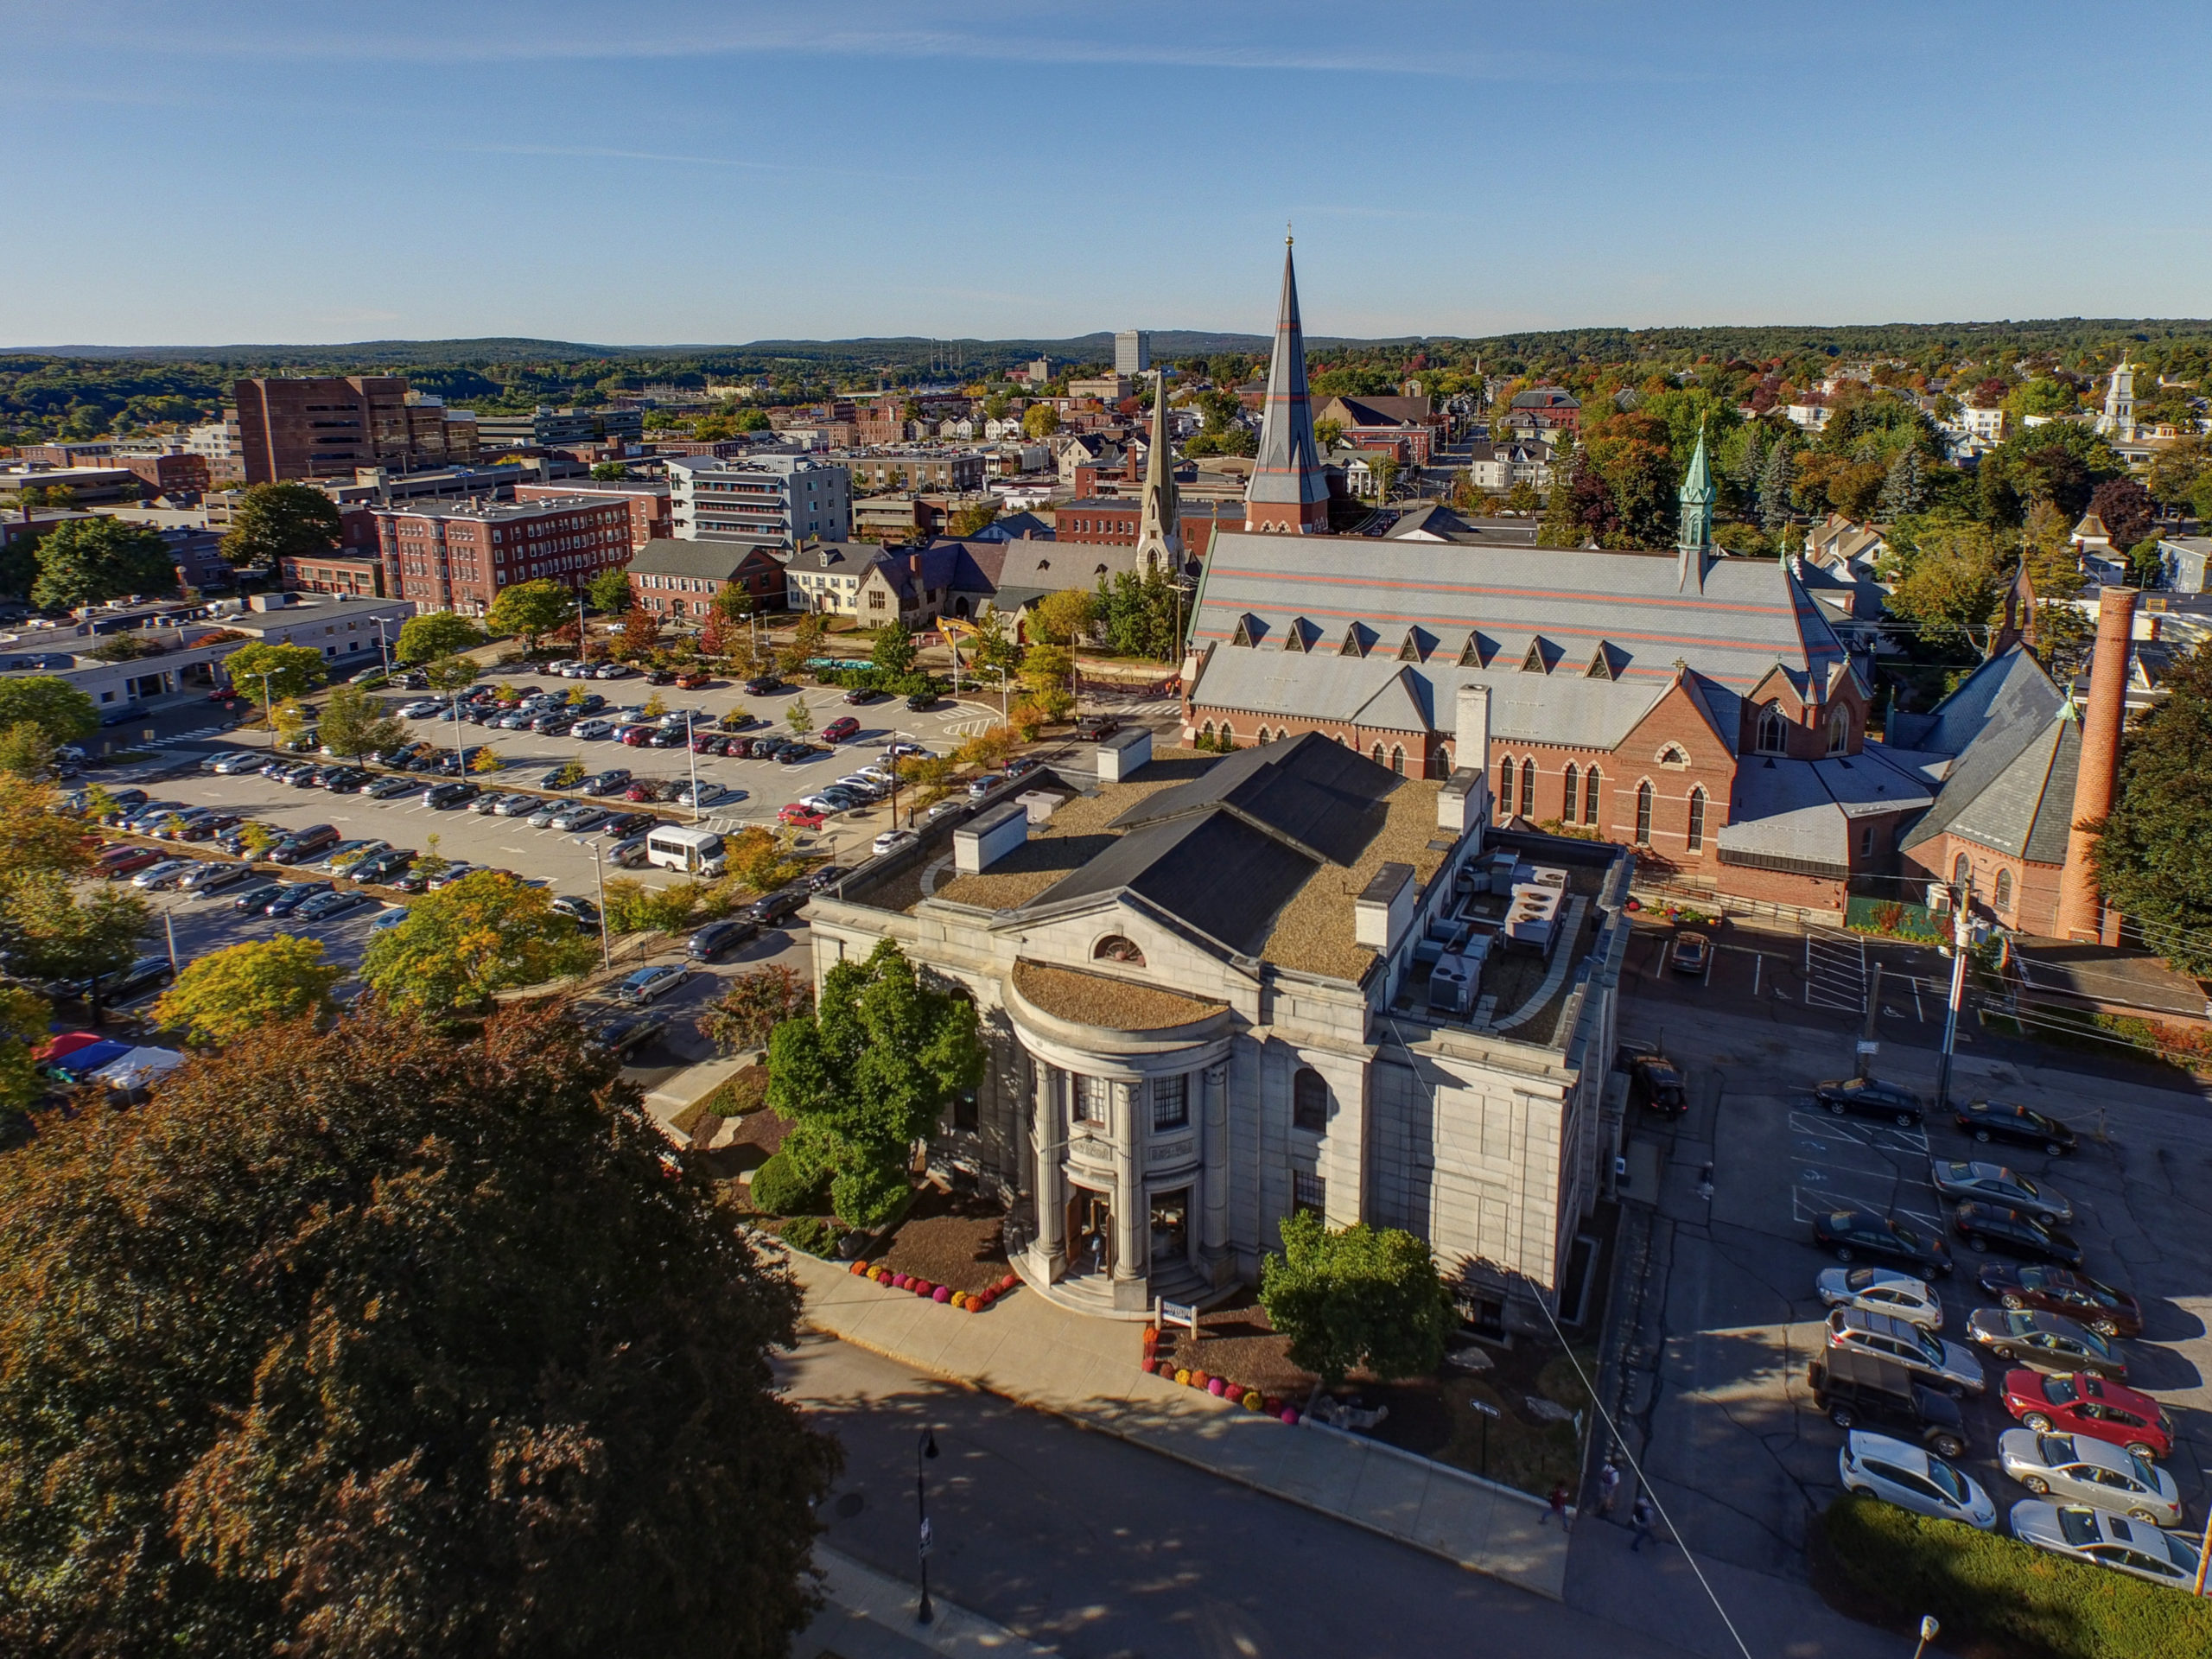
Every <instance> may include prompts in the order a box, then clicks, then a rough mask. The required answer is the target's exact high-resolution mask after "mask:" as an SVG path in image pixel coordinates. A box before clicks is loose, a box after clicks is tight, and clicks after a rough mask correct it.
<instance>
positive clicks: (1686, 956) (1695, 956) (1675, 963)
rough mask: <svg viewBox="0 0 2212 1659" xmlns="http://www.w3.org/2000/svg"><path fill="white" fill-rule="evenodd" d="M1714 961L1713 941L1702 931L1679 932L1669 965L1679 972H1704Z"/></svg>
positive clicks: (1694, 973)
mask: <svg viewBox="0 0 2212 1659" xmlns="http://www.w3.org/2000/svg"><path fill="white" fill-rule="evenodd" d="M1712 963H1713V941H1712V940H1711V939H1709V938H1707V937H1706V936H1705V935H1704V934H1702V933H1677V934H1675V949H1674V952H1673V955H1672V957H1671V958H1670V959H1669V963H1668V966H1669V967H1670V968H1672V969H1674V970H1675V972H1676V973H1678V974H1692V975H1696V974H1702V973H1703V972H1704V971H1705V970H1706V969H1707V968H1708V967H1710V966H1712Z"/></svg>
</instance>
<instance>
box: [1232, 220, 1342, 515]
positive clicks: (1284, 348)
mask: <svg viewBox="0 0 2212 1659" xmlns="http://www.w3.org/2000/svg"><path fill="white" fill-rule="evenodd" d="M1244 528H1245V529H1247V530H1254V531H1275V532H1278V533H1281V534H1285V535H1293V536H1309V535H1317V534H1319V535H1325V534H1326V533H1327V532H1328V528H1329V480H1328V475H1327V474H1325V473H1324V472H1323V471H1322V470H1321V454H1320V450H1319V448H1318V447H1317V446H1316V445H1315V443H1314V442H1313V396H1312V394H1311V393H1310V392H1309V391H1307V390H1306V330H1305V328H1304V327H1303V326H1302V325H1301V324H1300V321H1299V320H1298V276H1297V273H1296V271H1295V270H1293V269H1292V266H1291V257H1290V238H1288V237H1285V238H1283V250H1282V304H1281V308H1280V309H1279V310H1278V311H1277V312H1276V315H1275V348H1274V359H1273V360H1272V361H1270V362H1269V363H1268V407H1267V413H1266V415H1265V416H1264V417H1263V418H1262V422H1261V424H1260V453H1259V455H1258V457H1257V458H1256V459H1255V461H1253V463H1252V481H1251V483H1250V485H1249V486H1247V487H1246V489H1245V492H1244Z"/></svg>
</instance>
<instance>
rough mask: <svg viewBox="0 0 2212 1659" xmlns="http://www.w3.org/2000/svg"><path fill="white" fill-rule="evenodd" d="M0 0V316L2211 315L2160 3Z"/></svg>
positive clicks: (1080, 328)
mask: <svg viewBox="0 0 2212 1659" xmlns="http://www.w3.org/2000/svg"><path fill="white" fill-rule="evenodd" d="M0 23H4V25H5V33H4V36H0V37H4V38H7V39H8V40H10V42H11V49H10V51H9V52H8V53H7V54H5V56H4V58H0V153H4V155H5V156H7V158H8V163H9V173H10V180H11V185H12V189H11V191H10V194H12V195H13V196H14V197H15V201H16V211H15V212H14V213H12V214H11V215H10V235H9V237H8V238H7V240H8V242H9V243H10V245H11V252H10V257H7V258H6V259H5V260H3V261H0V344H6V345H37V344H56V343H63V342H92V343H107V344H148V343H162V344H213V343H222V342H232V341H271V340H287V341H329V340H359V339H369V338H389V337H412V338H434V337H448V336H455V335H482V334H526V335H537V336H542V337H549V338H556V339H564V340H593V341H604V342H608V343H619V344H648V343H667V342H679V341H682V342H724V341H729V342H734V341H741V340H752V339H758V338H766V337H774V336H802V337H813V338H821V337H836V336H848V335H856V334H938V335H945V336H982V337H1005V336H1011V335H1039V336H1052V335H1061V334H1076V333H1081V332H1084V331H1087V330H1090V329H1094V328H1113V327H1159V328H1170V327H1196V328H1224V329H1239V330H1249V331H1255V332H1257V331H1262V330H1264V329H1265V328H1266V327H1268V325H1269V323H1270V321H1272V315H1271V314H1272V308H1273V302H1274V283H1275V272H1276V270H1277V264H1276V262H1277V260H1278V259H1279V257H1280V255H1281V234H1282V227H1283V225H1284V223H1285V221H1286V220H1291V221H1294V222H1295V224H1296V226H1297V233H1298V251H1299V265H1300V289H1301V292H1302V295H1303V297H1304V300H1305V308H1306V327H1307V328H1308V330H1309V331H1310V332H1312V333H1313V334H1487V333H1493V332H1497V331H1499V330H1503V329H1510V328H1548V327H1571V326H1574V325H1577V324H1630V325H1634V324H1648V323H1666V322H1678V323H1697V322H1726V321H1738V322H1785V321H1804V322H1874V321H1941V320H1963V319H1969V318H1973V319H1981V318H1993V317H2031V316H2053V315H2094V316H2136V315H2162V316H2173V315H2205V314H2206V313H2207V312H2208V311H2212V284H2209V283H2207V281H2206V276H2205V273H2206V272H2207V270H2208V269H2212V144H2207V143H2204V142H2203V140H2202V136H2201V133H2200V131H2199V126H2200V123H2199V122H2198V119H2197V115H2196V111H2197V106H2198V105H2199V104H2200V103H2201V99H2202V72H2203V66H2204V65H2205V64H2206V63H2207V62H2212V8H2209V7H2207V6H2205V5H2203V4H2202V3H2201V0H2200V3H2193V4H2165V5H2150V4H2122V3H2094V4H2090V5H2080V4H2041V3H2024V0H2022V3H1986V4H1985V3H1948V4H1939V3H1929V0H1917V3H1912V4H1853V3H1849V0H1845V3H1840V4H1831V5H1827V6H1819V7H1816V6H1813V5H1809V4H1804V3H1798V0H1764V3H1758V4H1746V5H1721V4H1700V3H1696V0H1682V3H1677V4H1671V5H1660V4H1656V3H1651V4H1629V3H1605V0H1586V3H1580V4H1554V3H1542V0H1517V3H1512V4H1493V3H1491V0H1467V3H1461V4H1442V3H1426V0H1407V3H1394V4H1372V3H1370V4H1368V5H1357V4H1354V5H1345V4H1343V3H1337V4H1330V5H1306V4H1300V3H1287V0H1267V3H1258V4H1249V5H1246V4H1237V5H1225V4H1217V3H1209V0H1196V3H1192V0H1184V3H1181V4H1177V5H1155V4H1150V3H1111V4H1103V5H1102V4H1098V3H1096V0H1090V3H1084V4H1060V3H1050V0H1047V3H1039V0H1025V3H1019V4H976V3H957V0H948V3H942V4H935V5H892V4H868V3H862V4H849V3H827V4H825V3H821V0H817V3H814V4H811V5H804V6H802V5H793V4H777V5H768V4H752V3H745V0H721V3H693V0H655V3H651V4H646V5H639V6H617V5H608V4H607V3H605V0H594V3H591V4H572V3H568V0H537V3H516V0H444V3H439V4H424V3H416V0H404V3H376V4H371V5H368V6H363V7H331V6H313V7H309V6H303V5H301V4H298V3H296V0H282V3H265V4H234V3H225V0H193V3H188V4H178V3H175V0H166V3H162V4H159V5H155V4H137V3H107V0H64V3H55V0H0ZM2166 82H2171V86H2170V87H2167V88H2166V89H2165V90H2163V91H2162V90H2161V87H2162V86H2163V85H2164V83H2166ZM103 204H105V205H103Z"/></svg>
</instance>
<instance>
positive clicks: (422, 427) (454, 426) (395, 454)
mask: <svg viewBox="0 0 2212 1659" xmlns="http://www.w3.org/2000/svg"><path fill="white" fill-rule="evenodd" d="M235 391H236V392H237V396H238V446H239V448H240V450H241V452H242V459H243V461H244V463H245V481H246V482H247V483H248V484H274V483H278V482H281V481H283V480H287V479H303V478H349V477H351V476H352V475H353V473H354V472H355V471H356V470H357V469H358V468H361V467H387V468H389V469H391V471H393V472H411V471H414V470H416V468H418V467H448V466H454V465H462V464H467V463H468V462H472V461H474V460H475V459H476V454H477V447H476V417H475V416H474V415H472V414H470V413H468V412H467V410H449V409H448V408H446V406H445V404H444V400H443V399H442V398H439V397H433V396H431V395H429V393H426V392H417V391H410V389H409V387H408V384H407V381H406V380H405V378H404V377H401V376H398V375H383V374H349V375H315V376H308V377H300V378H289V377H287V378H274V377H270V378H254V379H248V380H240V381H239V382H238V385H237V386H236V388H235Z"/></svg>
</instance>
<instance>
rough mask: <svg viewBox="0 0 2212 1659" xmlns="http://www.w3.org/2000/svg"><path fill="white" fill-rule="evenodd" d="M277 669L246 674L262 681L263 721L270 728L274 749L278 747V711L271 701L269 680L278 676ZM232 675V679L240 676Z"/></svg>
mask: <svg viewBox="0 0 2212 1659" xmlns="http://www.w3.org/2000/svg"><path fill="white" fill-rule="evenodd" d="M276 674H277V671H276V670H275V669H273V668H272V669H270V670H269V671H268V672H267V673H264V674H248V675H247V676H246V678H248V679H249V680H259V681H260V682H261V721H262V724H263V725H264V726H266V727H268V728H269V747H270V748H271V749H274V748H275V747H277V711H276V709H274V708H273V707H272V706H271V705H270V698H269V682H270V680H271V679H273V678H274V677H276ZM237 677H238V676H236V675H235V674H234V675H232V679H236V678H237Z"/></svg>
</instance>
